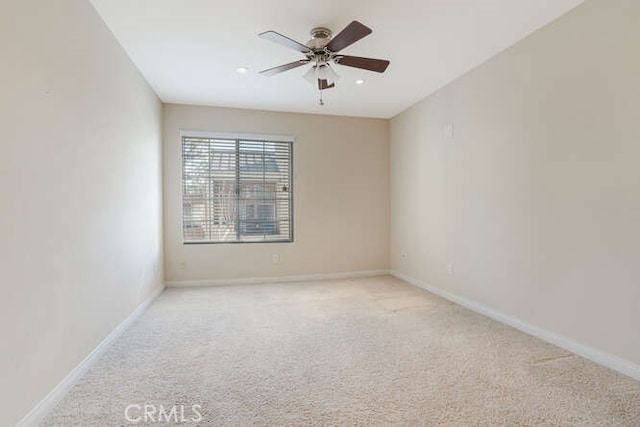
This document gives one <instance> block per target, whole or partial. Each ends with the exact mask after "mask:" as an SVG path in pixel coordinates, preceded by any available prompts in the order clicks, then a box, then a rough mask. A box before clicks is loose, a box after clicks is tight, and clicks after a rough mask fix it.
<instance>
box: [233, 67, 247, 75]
mask: <svg viewBox="0 0 640 427" xmlns="http://www.w3.org/2000/svg"><path fill="white" fill-rule="evenodd" d="M236 71H237V72H238V73H240V74H247V73H248V72H249V69H248V68H247V67H238V68H236Z"/></svg>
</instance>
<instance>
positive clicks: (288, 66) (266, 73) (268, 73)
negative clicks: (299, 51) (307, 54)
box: [260, 59, 309, 76]
mask: <svg viewBox="0 0 640 427" xmlns="http://www.w3.org/2000/svg"><path fill="white" fill-rule="evenodd" d="M308 63H309V60H308V59H301V60H299V61H294V62H290V63H288V64H284V65H279V66H277V67H273V68H269V69H268V70H262V71H260V74H262V75H263V76H274V75H276V74H278V73H282V72H284V71H288V70H291V69H293V68H298V67H300V66H302V65H304V64H308Z"/></svg>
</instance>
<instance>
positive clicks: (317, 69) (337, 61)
mask: <svg viewBox="0 0 640 427" xmlns="http://www.w3.org/2000/svg"><path fill="white" fill-rule="evenodd" d="M310 33H311V40H309V41H308V42H307V43H306V44H302V43H299V42H297V41H295V40H293V39H290V38H289V37H287V36H284V35H282V34H280V33H277V32H275V31H265V32H264V33H260V34H258V36H259V37H261V38H263V39H266V40H271V41H273V42H275V43H278V44H281V45H283V46H286V47H288V48H290V49H294V50H297V51H298V52H300V53H302V54H303V55H304V56H305V59H301V60H298V61H294V62H290V63H288V64H284V65H280V66H277V67H274V68H269V69H267V70H263V71H260V74H262V75H265V76H273V75H276V74H279V73H282V72H284V71H288V70H291V69H293V68H298V67H301V66H303V65H307V64H311V67H310V68H309V70H308V71H307V72H306V73H305V74H304V76H303V78H304V79H305V80H307V81H308V82H310V83H311V84H313V85H314V86H315V85H316V84H317V85H318V90H320V105H324V102H323V100H322V91H323V90H325V89H330V88H332V87H335V83H336V81H338V80H339V79H340V76H339V75H338V73H336V72H335V70H334V69H333V67H332V65H333V66H335V65H341V66H347V67H353V68H360V69H363V70H368V71H374V72H376V73H384V72H385V70H386V69H387V67H388V66H389V61H387V60H385V59H373V58H363V57H359V56H348V55H342V54H339V52H340V51H341V50H342V49H344V48H346V47H347V46H350V45H352V44H353V43H355V42H357V41H358V40H360V39H362V38H363V37H366V36H368V35H369V34H371V33H372V30H371V28H369V27H367V26H366V25H363V24H361V23H360V22H358V21H352V22H351V23H350V24H349V25H347V26H346V27H345V28H344V29H343V30H342V31H340V32H339V33H338V35H337V36H335V37H333V38H332V32H331V30H329V29H328V28H325V27H316V28H313V29H312V30H311V32H310Z"/></svg>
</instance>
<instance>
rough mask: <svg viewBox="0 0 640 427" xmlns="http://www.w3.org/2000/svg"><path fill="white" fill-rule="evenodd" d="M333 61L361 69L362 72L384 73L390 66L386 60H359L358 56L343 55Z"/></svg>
mask: <svg viewBox="0 0 640 427" xmlns="http://www.w3.org/2000/svg"><path fill="white" fill-rule="evenodd" d="M335 61H336V63H338V64H340V65H346V66H347V67H354V68H362V69H363V70H369V71H375V72H376V73H384V72H385V70H386V69H387V67H388V66H389V64H390V62H389V61H387V60H386V59H373V58H361V57H359V56H345V55H341V56H338V57H336V59H335Z"/></svg>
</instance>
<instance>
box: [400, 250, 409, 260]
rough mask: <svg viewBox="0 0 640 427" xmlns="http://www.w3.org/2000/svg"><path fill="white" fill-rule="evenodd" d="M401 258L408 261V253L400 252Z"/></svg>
mask: <svg viewBox="0 0 640 427" xmlns="http://www.w3.org/2000/svg"><path fill="white" fill-rule="evenodd" d="M400 258H401V259H403V260H406V259H407V253H406V252H405V251H402V252H400Z"/></svg>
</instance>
